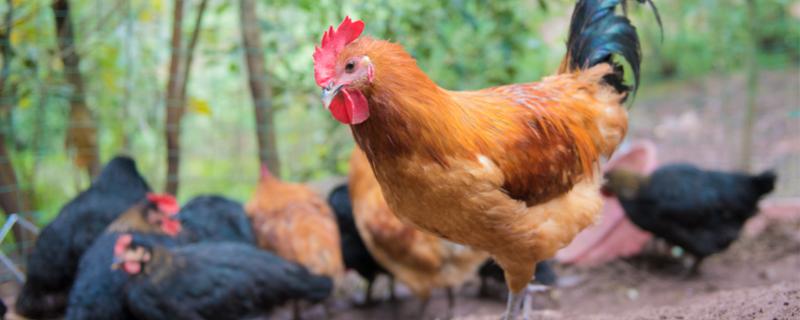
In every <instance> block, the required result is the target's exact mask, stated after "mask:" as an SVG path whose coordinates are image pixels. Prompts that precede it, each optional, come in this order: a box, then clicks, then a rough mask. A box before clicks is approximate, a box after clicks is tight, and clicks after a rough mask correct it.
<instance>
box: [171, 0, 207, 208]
mask: <svg viewBox="0 0 800 320" xmlns="http://www.w3.org/2000/svg"><path fill="white" fill-rule="evenodd" d="M207 2H208V1H207V0H203V1H201V2H200V7H199V9H198V10H197V18H196V19H195V24H194V29H193V30H192V35H191V38H190V40H189V45H188V46H187V48H186V50H183V46H182V42H183V40H182V38H183V31H182V27H181V24H182V22H183V0H175V8H174V12H173V16H172V55H171V57H170V65H169V82H168V83H167V93H166V100H167V101H166V126H165V133H166V139H167V184H166V187H165V188H164V189H165V191H166V192H168V193H171V194H174V195H177V194H178V187H179V184H180V179H179V177H180V163H181V144H180V141H181V139H180V133H181V119H182V118H183V114H184V112H185V110H186V87H187V84H188V82H189V71H190V69H191V65H192V59H193V55H194V48H195V46H196V45H197V38H198V37H199V34H200V27H201V25H202V23H203V12H204V11H205V8H206V4H207Z"/></svg>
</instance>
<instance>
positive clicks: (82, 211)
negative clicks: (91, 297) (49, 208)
mask: <svg viewBox="0 0 800 320" xmlns="http://www.w3.org/2000/svg"><path fill="white" fill-rule="evenodd" d="M148 191H150V187H149V186H148V185H147V182H145V181H144V179H143V178H142V176H141V175H140V174H139V172H138V171H137V170H136V163H135V162H134V161H133V159H131V158H128V157H122V156H118V157H115V158H114V159H112V160H111V161H110V162H109V163H108V164H107V165H106V166H105V168H103V170H102V172H101V173H100V175H98V176H97V178H96V179H95V180H94V182H92V185H91V186H90V187H89V189H87V190H85V191H83V192H81V194H79V195H78V196H77V197H76V198H74V199H72V201H70V202H69V203H67V204H66V205H65V206H64V207H63V208H61V211H60V212H59V214H58V216H57V217H56V218H55V219H54V220H53V221H52V222H50V224H48V225H47V226H46V227H45V228H44V229H43V230H42V232H41V234H40V235H39V238H38V239H37V240H36V245H35V247H34V249H33V252H32V253H31V255H30V256H28V261H27V279H26V282H25V285H24V286H23V287H22V290H21V291H20V294H19V296H18V297H17V302H16V312H17V313H18V314H20V315H23V316H25V317H27V318H55V317H58V316H60V315H62V314H63V312H64V309H65V308H66V304H67V294H68V292H69V290H70V287H71V286H72V282H73V280H74V277H75V272H76V270H77V268H78V262H79V260H80V258H81V255H82V254H83V252H84V251H86V249H87V248H89V246H90V245H91V244H92V242H93V241H94V240H95V238H96V237H97V236H98V235H99V234H100V233H102V232H103V230H104V229H105V228H106V226H108V224H109V223H111V222H112V221H113V220H114V219H116V218H117V217H118V216H119V215H121V214H122V213H123V212H125V211H126V210H127V209H128V208H130V207H131V206H133V205H134V204H136V203H137V202H139V201H141V200H142V199H144V198H145V195H146V193H147V192H148Z"/></svg>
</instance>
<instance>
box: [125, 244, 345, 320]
mask: <svg viewBox="0 0 800 320" xmlns="http://www.w3.org/2000/svg"><path fill="white" fill-rule="evenodd" d="M114 254H115V260H116V262H117V263H118V265H119V266H120V267H121V269H122V270H120V272H126V273H128V274H129V276H130V277H131V279H130V280H129V282H128V284H127V285H126V288H125V292H126V305H127V306H128V309H129V310H130V311H131V312H132V313H133V315H134V316H135V317H136V318H137V319H218V320H224V319H243V318H247V317H256V316H263V315H266V314H267V313H268V312H269V311H270V310H271V309H272V308H273V307H275V306H278V305H281V304H284V303H285V302H287V301H290V300H295V299H305V300H308V301H311V302H319V301H321V300H322V299H325V298H326V297H328V295H330V293H331V291H332V289H333V281H332V280H331V279H329V278H327V277H321V276H315V275H312V274H311V273H310V272H309V271H308V270H306V269H305V268H303V267H301V266H300V265H298V264H295V263H291V262H288V261H286V260H283V259H282V258H280V257H278V256H275V255H273V254H271V253H269V252H266V251H262V250H259V249H257V248H255V247H253V246H251V245H247V244H243V243H237V242H224V243H208V242H206V243H198V244H192V245H187V246H184V247H180V248H176V249H168V248H165V247H161V246H150V245H147V244H145V243H142V242H141V241H139V239H138V238H134V237H129V236H126V235H123V236H120V237H119V238H118V240H117V243H116V245H115V248H114Z"/></svg>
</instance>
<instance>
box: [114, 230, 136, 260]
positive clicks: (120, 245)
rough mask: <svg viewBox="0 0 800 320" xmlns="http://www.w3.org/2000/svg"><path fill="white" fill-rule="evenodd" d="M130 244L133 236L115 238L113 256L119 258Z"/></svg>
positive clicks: (126, 235)
mask: <svg viewBox="0 0 800 320" xmlns="http://www.w3.org/2000/svg"><path fill="white" fill-rule="evenodd" d="M131 242H133V236H131V235H130V234H128V233H126V234H123V235H120V236H119V238H117V243H116V244H114V256H121V255H122V254H123V253H125V249H127V248H128V246H130V245H131Z"/></svg>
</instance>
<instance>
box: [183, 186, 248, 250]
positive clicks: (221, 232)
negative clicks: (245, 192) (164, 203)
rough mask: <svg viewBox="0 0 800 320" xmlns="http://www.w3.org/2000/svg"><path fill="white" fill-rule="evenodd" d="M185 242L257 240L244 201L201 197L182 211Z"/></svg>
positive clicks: (210, 196) (193, 200)
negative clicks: (245, 210) (243, 205)
mask: <svg viewBox="0 0 800 320" xmlns="http://www.w3.org/2000/svg"><path fill="white" fill-rule="evenodd" d="M178 220H180V221H181V225H182V228H183V230H182V231H181V234H180V236H179V238H180V239H181V242H183V243H195V242H201V241H209V242H213V241H237V242H245V243H255V236H254V235H253V227H252V226H251V225H250V220H249V219H248V218H247V214H246V213H245V212H244V208H243V207H242V204H241V203H238V202H236V201H233V200H230V199H227V198H225V197H221V196H215V195H206V196H197V197H195V198H193V199H192V200H190V201H189V202H188V203H186V204H185V205H184V206H183V208H181V211H180V212H179V213H178Z"/></svg>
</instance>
